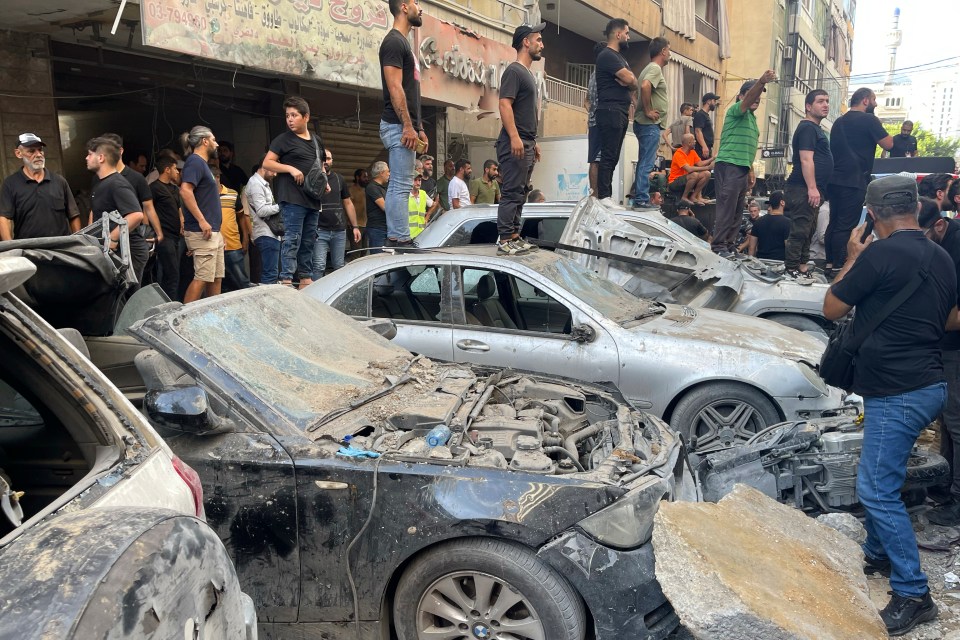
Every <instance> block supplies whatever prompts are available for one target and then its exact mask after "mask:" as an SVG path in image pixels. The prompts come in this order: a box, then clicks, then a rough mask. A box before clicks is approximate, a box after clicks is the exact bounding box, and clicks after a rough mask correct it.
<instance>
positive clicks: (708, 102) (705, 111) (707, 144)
mask: <svg viewBox="0 0 960 640" xmlns="http://www.w3.org/2000/svg"><path fill="white" fill-rule="evenodd" d="M718 100H720V96H718V95H717V94H715V93H705V94H704V95H703V100H702V101H701V103H700V104H701V107H700V110H699V111H697V112H696V113H695V114H693V135H694V137H695V138H696V139H697V145H696V146H695V147H694V150H695V151H696V152H697V155H698V156H700V158H701V159H702V160H706V159H707V158H712V157H713V121H712V120H710V114H711V113H712V112H713V111H715V110H716V109H717V101H718Z"/></svg>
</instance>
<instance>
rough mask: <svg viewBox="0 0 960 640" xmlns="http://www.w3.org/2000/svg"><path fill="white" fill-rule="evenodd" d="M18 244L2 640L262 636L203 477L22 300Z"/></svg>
mask: <svg viewBox="0 0 960 640" xmlns="http://www.w3.org/2000/svg"><path fill="white" fill-rule="evenodd" d="M39 244H40V245H43V246H45V247H46V248H45V249H39V251H41V252H47V251H49V248H50V247H52V246H54V245H64V244H72V245H76V248H78V249H79V253H81V254H82V253H84V251H85V250H86V249H89V250H90V251H94V252H95V251H99V247H94V246H93V245H92V244H88V243H87V242H86V241H84V240H82V239H81V240H76V241H75V240H70V239H51V240H49V241H45V242H41V243H39ZM20 246H22V245H14V244H13V243H0V254H2V255H0V353H2V354H3V357H2V358H0V512H2V515H0V637H3V638H14V637H16V638H45V639H46V638H51V639H54V638H58V639H59V638H77V639H86V638H155V639H157V640H159V639H161V638H163V639H165V638H174V637H183V636H184V633H185V632H186V634H187V637H217V638H237V639H243V638H246V639H252V638H256V633H257V629H256V616H255V612H254V609H253V603H252V601H251V600H250V598H249V597H247V596H246V595H244V594H243V592H242V591H241V590H240V586H239V584H238V582H237V576H236V573H235V571H234V569H233V565H232V563H231V561H230V558H229V556H228V555H227V552H226V550H225V548H224V545H223V544H222V542H221V541H220V540H219V538H218V537H217V536H216V534H215V533H214V532H213V531H212V530H211V529H210V527H208V526H207V525H206V524H205V523H204V522H203V516H204V514H203V498H202V489H201V486H200V481H199V478H198V476H197V474H196V473H195V472H194V471H193V469H191V468H190V467H189V466H188V465H187V464H186V463H184V462H183V460H182V459H181V458H178V457H177V456H175V455H174V454H173V452H172V451H171V450H170V448H169V447H168V446H167V445H166V444H165V443H164V442H163V440H161V439H160V437H159V436H158V435H157V434H156V432H154V430H153V429H152V428H151V427H150V426H149V425H148V424H147V422H146V420H145V419H144V417H143V416H142V415H141V414H140V413H139V412H138V411H137V410H136V409H135V408H134V407H133V406H132V405H131V404H130V403H129V402H128V401H127V400H126V399H125V398H124V396H123V395H122V394H121V393H120V391H119V390H118V389H117V388H116V387H114V386H113V385H112V384H111V383H110V382H109V380H108V379H107V378H106V377H105V376H104V375H103V374H102V373H101V372H100V371H98V370H97V369H96V368H95V367H94V366H93V365H92V364H91V363H90V362H89V361H88V359H87V358H86V354H87V352H86V346H85V344H84V342H83V340H82V339H81V337H80V335H79V333H77V331H76V330H70V329H65V330H63V331H57V330H55V329H54V328H53V327H51V326H50V325H49V324H47V323H46V322H45V321H44V320H43V319H42V318H41V317H40V316H38V315H37V314H36V313H35V312H34V311H33V310H32V309H30V308H29V307H28V306H27V305H26V304H25V303H24V301H23V300H22V299H21V298H20V297H19V296H25V297H26V296H28V294H26V293H25V289H24V287H23V285H24V283H25V282H27V281H28V280H29V279H31V277H32V276H33V275H34V273H35V271H36V266H35V265H34V264H33V263H32V262H31V261H30V260H28V259H26V258H25V257H23V256H22V255H19V254H20V253H21V250H20V249H19V248H18V247H20ZM14 254H17V255H14ZM75 255H76V254H75ZM91 255H95V254H91ZM34 257H35V258H36V257H39V259H41V260H49V259H50V255H49V253H42V254H40V255H39V256H37V255H35V256H34ZM94 260H95V261H96V258H94ZM77 264H78V263H75V264H74V267H76V266H77ZM74 276H75V277H76V276H77V274H76V273H74ZM95 277H96V278H99V277H100V276H99V274H97V275H96V276H95ZM83 285H84V282H82V278H79V279H78V280H75V281H74V286H75V287H77V286H83Z"/></svg>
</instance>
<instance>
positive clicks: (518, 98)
mask: <svg viewBox="0 0 960 640" xmlns="http://www.w3.org/2000/svg"><path fill="white" fill-rule="evenodd" d="M500 97H501V98H513V119H514V122H516V125H517V133H519V134H520V137H521V138H523V139H524V140H536V138H537V84H536V82H534V80H533V74H532V73H531V72H530V70H529V69H527V68H526V67H525V66H523V65H522V64H520V63H519V62H513V63H511V64H510V66H508V67H507V68H506V69H504V71H503V75H502V76H500Z"/></svg>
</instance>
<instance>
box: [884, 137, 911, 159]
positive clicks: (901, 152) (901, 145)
mask: <svg viewBox="0 0 960 640" xmlns="http://www.w3.org/2000/svg"><path fill="white" fill-rule="evenodd" d="M908 153H909V154H912V155H914V156H915V155H917V139H916V138H914V137H913V136H905V135H903V134H902V133H898V134H897V135H895V136H893V148H892V149H890V157H891V158H906V157H907V154H908Z"/></svg>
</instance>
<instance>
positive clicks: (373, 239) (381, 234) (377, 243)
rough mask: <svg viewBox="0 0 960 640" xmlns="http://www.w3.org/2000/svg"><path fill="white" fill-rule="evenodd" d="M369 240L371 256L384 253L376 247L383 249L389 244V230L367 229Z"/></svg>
mask: <svg viewBox="0 0 960 640" xmlns="http://www.w3.org/2000/svg"><path fill="white" fill-rule="evenodd" d="M367 240H368V241H369V245H368V246H369V247H370V251H369V252H368V253H369V254H370V255H373V254H375V253H383V251H381V250H380V249H376V248H375V247H382V246H384V245H385V244H386V243H387V230H386V229H381V228H380V227H367Z"/></svg>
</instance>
